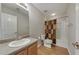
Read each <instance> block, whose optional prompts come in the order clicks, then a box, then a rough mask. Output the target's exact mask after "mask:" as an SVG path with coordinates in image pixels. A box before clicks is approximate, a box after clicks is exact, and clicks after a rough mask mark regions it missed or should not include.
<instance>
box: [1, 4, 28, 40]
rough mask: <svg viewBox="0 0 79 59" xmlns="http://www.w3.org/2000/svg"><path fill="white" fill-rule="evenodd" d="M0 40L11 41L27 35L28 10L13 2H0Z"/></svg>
mask: <svg viewBox="0 0 79 59" xmlns="http://www.w3.org/2000/svg"><path fill="white" fill-rule="evenodd" d="M0 23H1V24H0V25H1V30H0V40H1V41H3V40H4V41H5V40H6V41H11V40H16V39H20V38H23V37H26V36H28V35H29V16H28V11H27V10H25V9H23V8H22V7H21V6H19V5H18V4H15V3H2V4H1V22H0Z"/></svg>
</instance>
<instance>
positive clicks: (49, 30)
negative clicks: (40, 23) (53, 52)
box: [45, 19, 56, 44]
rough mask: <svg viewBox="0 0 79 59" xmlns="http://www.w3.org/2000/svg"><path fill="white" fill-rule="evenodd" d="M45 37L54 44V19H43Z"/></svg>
mask: <svg viewBox="0 0 79 59" xmlns="http://www.w3.org/2000/svg"><path fill="white" fill-rule="evenodd" d="M45 39H51V40H52V41H53V43H54V44H56V19H54V20H49V21H45Z"/></svg>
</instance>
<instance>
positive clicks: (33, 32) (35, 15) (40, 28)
mask: <svg viewBox="0 0 79 59" xmlns="http://www.w3.org/2000/svg"><path fill="white" fill-rule="evenodd" d="M28 7H29V28H30V30H29V33H30V36H32V37H35V38H38V36H39V35H40V34H41V33H43V32H44V15H43V14H42V13H41V12H40V11H39V10H38V9H37V8H35V7H34V6H33V5H31V4H28Z"/></svg>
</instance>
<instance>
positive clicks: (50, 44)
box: [44, 39, 52, 48]
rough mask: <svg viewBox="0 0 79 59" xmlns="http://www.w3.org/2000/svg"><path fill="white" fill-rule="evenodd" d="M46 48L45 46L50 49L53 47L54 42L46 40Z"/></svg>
mask: <svg viewBox="0 0 79 59" xmlns="http://www.w3.org/2000/svg"><path fill="white" fill-rule="evenodd" d="M44 46H45V47H48V48H51V46H52V40H50V39H45V40H44Z"/></svg>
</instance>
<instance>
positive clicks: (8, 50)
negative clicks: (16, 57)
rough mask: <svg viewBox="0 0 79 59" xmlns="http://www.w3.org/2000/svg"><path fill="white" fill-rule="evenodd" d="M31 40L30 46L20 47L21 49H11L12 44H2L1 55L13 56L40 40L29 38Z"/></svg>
mask: <svg viewBox="0 0 79 59" xmlns="http://www.w3.org/2000/svg"><path fill="white" fill-rule="evenodd" d="M27 38H28V39H30V40H31V42H30V43H29V44H28V45H24V46H20V47H9V46H8V44H9V43H10V42H6V43H1V44H0V55H12V54H15V53H16V52H17V51H18V50H22V49H23V48H25V47H28V46H29V45H31V44H32V43H34V42H36V41H37V40H38V39H35V38H31V37H27Z"/></svg>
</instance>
